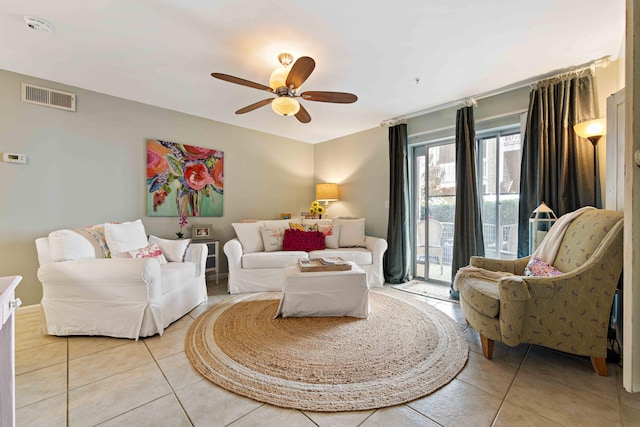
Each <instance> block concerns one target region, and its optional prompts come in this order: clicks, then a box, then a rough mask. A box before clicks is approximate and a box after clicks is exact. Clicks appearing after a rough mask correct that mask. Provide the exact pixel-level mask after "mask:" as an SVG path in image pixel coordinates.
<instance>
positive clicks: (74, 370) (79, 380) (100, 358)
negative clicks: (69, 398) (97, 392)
mask: <svg viewBox="0 0 640 427" xmlns="http://www.w3.org/2000/svg"><path fill="white" fill-rule="evenodd" d="M149 363H153V357H151V353H149V350H148V349H147V347H146V346H145V345H144V343H143V342H142V341H129V342H128V343H127V344H125V345H120V346H117V347H113V348H109V349H107V350H102V351H99V352H97V353H91V354H88V355H86V356H82V357H78V358H77V359H73V360H71V361H69V390H73V389H76V388H78V387H82V386H83V385H86V384H89V383H92V382H94V381H98V380H101V379H103V378H107V377H110V376H112V375H115V374H119V373H120V372H124V371H128V370H130V369H134V368H137V367H138V366H142V365H146V364H149Z"/></svg>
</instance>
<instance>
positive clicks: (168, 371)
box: [158, 351, 203, 390]
mask: <svg viewBox="0 0 640 427" xmlns="http://www.w3.org/2000/svg"><path fill="white" fill-rule="evenodd" d="M158 365H159V366H160V369H161V370H162V373H163V374H164V376H165V377H166V378H167V381H169V384H170V385H171V388H173V389H174V390H178V389H181V388H182V387H185V386H187V385H189V384H193V383H195V382H198V381H200V380H201V379H203V377H202V375H200V374H199V373H198V371H196V370H195V369H194V368H193V365H191V362H190V361H189V359H188V358H187V355H186V354H185V353H184V351H182V352H180V353H176V354H174V355H172V356H168V357H164V358H162V359H160V360H158Z"/></svg>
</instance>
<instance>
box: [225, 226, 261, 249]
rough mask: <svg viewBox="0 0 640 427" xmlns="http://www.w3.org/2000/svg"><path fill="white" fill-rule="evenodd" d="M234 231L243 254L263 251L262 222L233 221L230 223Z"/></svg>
mask: <svg viewBox="0 0 640 427" xmlns="http://www.w3.org/2000/svg"><path fill="white" fill-rule="evenodd" d="M231 226H232V227H233V229H234V230H235V231H236V236H238V240H240V244H241V245H242V252H244V253H245V254H249V253H253V252H263V251H264V244H263V243H262V234H261V233H260V228H262V222H261V221H258V222H234V223H233V224H231Z"/></svg>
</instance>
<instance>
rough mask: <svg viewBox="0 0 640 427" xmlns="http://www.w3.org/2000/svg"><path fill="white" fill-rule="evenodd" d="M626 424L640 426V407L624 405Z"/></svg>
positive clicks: (623, 414) (623, 413)
mask: <svg viewBox="0 0 640 427" xmlns="http://www.w3.org/2000/svg"><path fill="white" fill-rule="evenodd" d="M622 417H623V418H624V425H625V426H640V409H638V408H633V407H631V406H623V407H622Z"/></svg>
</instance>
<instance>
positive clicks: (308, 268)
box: [298, 257, 351, 273]
mask: <svg viewBox="0 0 640 427" xmlns="http://www.w3.org/2000/svg"><path fill="white" fill-rule="evenodd" d="M298 267H299V268H300V271H302V272H304V273H307V272H317V271H345V270H351V264H350V263H349V262H348V261H345V260H343V259H342V258H340V257H321V258H310V259H299V260H298Z"/></svg>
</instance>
